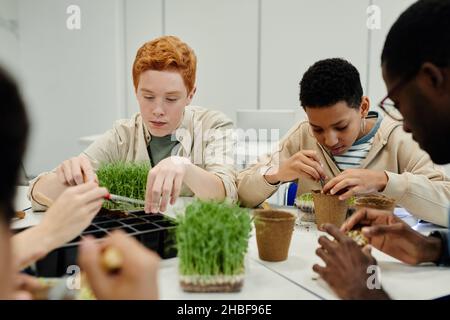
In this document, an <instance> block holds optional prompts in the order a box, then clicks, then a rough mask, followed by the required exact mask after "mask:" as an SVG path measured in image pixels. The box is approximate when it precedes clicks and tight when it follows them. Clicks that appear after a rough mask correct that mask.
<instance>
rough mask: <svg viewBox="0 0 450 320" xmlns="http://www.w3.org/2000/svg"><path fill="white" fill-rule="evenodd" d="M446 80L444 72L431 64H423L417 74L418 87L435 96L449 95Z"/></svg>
mask: <svg viewBox="0 0 450 320" xmlns="http://www.w3.org/2000/svg"><path fill="white" fill-rule="evenodd" d="M446 78H447V77H446V75H445V73H444V72H443V70H442V69H441V68H439V67H437V66H436V65H434V64H432V63H430V62H425V63H424V64H422V66H421V67H420V70H419V72H418V73H417V83H418V85H419V86H420V87H422V89H423V90H425V91H428V92H431V93H433V95H436V94H438V95H440V94H447V85H446V81H447V82H448V79H446Z"/></svg>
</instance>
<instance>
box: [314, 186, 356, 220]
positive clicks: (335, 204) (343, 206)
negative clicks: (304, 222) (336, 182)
mask: <svg viewBox="0 0 450 320" xmlns="http://www.w3.org/2000/svg"><path fill="white" fill-rule="evenodd" d="M312 194H313V200H314V212H315V214H316V224H317V226H320V225H322V224H324V223H332V224H334V225H335V226H337V227H340V226H341V225H342V223H343V222H344V221H345V218H346V216H347V209H348V204H347V201H345V200H339V195H331V194H324V193H321V192H320V190H314V191H313V192H312Z"/></svg>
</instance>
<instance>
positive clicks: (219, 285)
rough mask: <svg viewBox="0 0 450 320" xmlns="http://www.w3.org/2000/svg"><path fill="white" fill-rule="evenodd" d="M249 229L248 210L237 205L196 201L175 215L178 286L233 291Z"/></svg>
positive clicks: (241, 275) (238, 287)
mask: <svg viewBox="0 0 450 320" xmlns="http://www.w3.org/2000/svg"><path fill="white" fill-rule="evenodd" d="M251 229H252V223H251V217H250V214H249V210H248V209H245V208H240V207H239V206H238V205H237V204H234V203H229V202H217V201H201V200H195V201H194V202H192V203H191V204H189V205H188V206H187V207H186V209H185V212H184V215H183V214H179V215H178V216H177V228H176V246H177V249H178V258H179V272H180V285H181V287H182V289H183V290H184V291H187V292H236V291H240V290H241V288H242V285H243V282H244V258H245V254H246V252H247V247H248V240H249V238H250V232H251Z"/></svg>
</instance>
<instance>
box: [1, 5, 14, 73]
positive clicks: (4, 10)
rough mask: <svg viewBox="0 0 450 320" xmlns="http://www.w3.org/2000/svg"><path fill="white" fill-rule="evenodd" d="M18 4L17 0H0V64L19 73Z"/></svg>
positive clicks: (11, 71)
mask: <svg viewBox="0 0 450 320" xmlns="http://www.w3.org/2000/svg"><path fill="white" fill-rule="evenodd" d="M18 54H19V31H18V6H17V1H15V0H0V65H2V66H4V67H7V68H8V71H9V72H10V73H12V74H13V75H15V76H17V75H18V63H19V61H18V59H17V56H18Z"/></svg>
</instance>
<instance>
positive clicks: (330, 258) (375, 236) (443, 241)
mask: <svg viewBox="0 0 450 320" xmlns="http://www.w3.org/2000/svg"><path fill="white" fill-rule="evenodd" d="M381 62H382V71H383V78H384V81H385V83H386V87H387V89H388V94H387V96H386V98H384V99H383V100H382V102H381V103H380V107H381V108H382V109H383V110H384V111H385V112H386V113H387V114H388V115H389V116H391V117H392V118H394V119H396V120H402V121H403V128H404V130H405V131H407V132H412V134H413V138H414V139H415V140H416V141H417V142H418V143H419V145H420V146H421V147H422V148H423V149H424V150H426V151H427V152H428V153H429V154H430V156H431V158H432V160H433V161H434V162H435V163H438V164H444V163H448V162H450V148H449V147H450V145H449V144H450V142H449V141H448V139H449V138H450V126H449V125H450V0H428V1H426V0H420V1H418V2H416V3H415V4H413V5H412V6H411V7H409V8H408V9H407V10H406V11H405V12H404V13H403V14H402V15H401V16H400V17H399V18H398V20H397V21H396V22H395V23H394V25H393V26H392V28H391V30H390V31H389V34H388V36H387V38H386V42H385V45H384V49H383V53H382V56H381ZM389 100H390V101H389ZM449 214H450V212H449ZM356 225H362V226H363V228H362V232H363V234H364V235H365V236H366V237H367V238H368V239H369V243H370V245H372V246H373V247H375V248H377V249H379V250H381V251H383V252H384V253H386V254H389V255H391V256H393V257H395V258H397V259H399V260H401V261H403V262H405V263H408V264H420V263H424V262H433V263H436V264H439V265H446V266H449V265H450V246H449V239H450V235H449V232H448V229H447V230H445V231H434V232H432V233H431V234H430V235H429V236H424V235H422V234H420V233H418V232H416V231H414V230H413V229H411V228H410V227H409V226H408V225H407V224H406V223H404V222H403V221H401V220H400V219H398V218H397V217H395V216H394V215H392V214H389V213H387V212H383V211H378V210H372V209H363V210H360V211H359V212H357V213H355V214H354V215H353V216H352V217H351V218H350V219H349V220H348V221H346V222H345V223H344V225H343V226H342V227H341V230H338V229H337V228H336V227H334V226H331V225H328V224H326V225H324V226H322V229H323V230H324V231H326V232H328V233H329V234H331V235H332V236H333V237H334V238H335V239H336V240H337V241H336V242H331V241H330V240H328V239H327V238H325V237H321V238H319V244H320V248H319V249H317V254H318V255H319V256H320V257H321V258H322V260H324V262H325V266H324V267H322V266H319V265H314V267H313V270H314V271H316V272H317V273H318V274H320V275H321V276H322V278H323V279H324V280H325V281H326V282H327V283H328V284H329V285H330V286H331V288H332V289H333V290H334V291H335V292H336V293H337V295H338V296H339V297H341V298H343V299H383V298H389V296H388V295H387V293H385V292H384V291H383V290H374V289H372V290H370V289H369V288H368V287H367V284H366V282H367V278H368V276H369V275H368V273H367V268H368V267H369V266H370V265H373V264H375V263H376V261H375V259H374V258H373V257H372V256H371V255H370V248H369V247H365V248H364V249H363V250H362V251H361V250H360V249H359V248H358V246H357V245H356V243H354V242H353V241H352V240H350V239H349V238H348V237H346V236H345V235H344V233H343V232H345V231H348V230H351V229H352V228H353V227H354V226H356Z"/></svg>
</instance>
